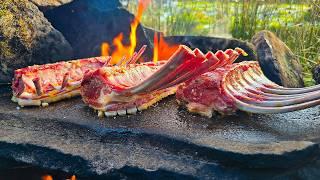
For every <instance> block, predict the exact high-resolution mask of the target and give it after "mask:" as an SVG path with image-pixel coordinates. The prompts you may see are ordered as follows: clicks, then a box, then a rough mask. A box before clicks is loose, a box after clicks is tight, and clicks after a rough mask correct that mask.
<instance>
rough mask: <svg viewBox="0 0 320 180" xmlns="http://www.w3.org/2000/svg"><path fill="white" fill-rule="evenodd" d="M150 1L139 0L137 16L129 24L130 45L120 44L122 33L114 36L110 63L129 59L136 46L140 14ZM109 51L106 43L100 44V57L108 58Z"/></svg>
mask: <svg viewBox="0 0 320 180" xmlns="http://www.w3.org/2000/svg"><path fill="white" fill-rule="evenodd" d="M150 2H151V0H139V5H138V11H137V14H136V16H135V18H134V20H133V21H132V23H131V24H130V28H131V31H130V44H129V45H124V44H123V43H122V40H123V33H120V34H119V35H118V36H116V37H115V38H114V39H113V41H112V44H113V45H114V46H115V50H114V51H113V52H112V54H111V57H112V60H111V63H112V64H116V63H118V62H119V61H120V60H121V59H122V58H123V57H125V58H126V59H129V58H130V57H131V56H132V55H133V53H134V50H135V48H136V45H137V27H138V25H139V22H140V21H141V17H142V14H143V12H144V10H145V9H146V8H147V6H148V5H149V3H150ZM109 50H110V45H109V44H108V43H102V45H101V55H102V56H109V55H110V54H109Z"/></svg>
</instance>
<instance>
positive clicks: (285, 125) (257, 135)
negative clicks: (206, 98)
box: [0, 88, 320, 179]
mask: <svg viewBox="0 0 320 180" xmlns="http://www.w3.org/2000/svg"><path fill="white" fill-rule="evenodd" d="M0 92H1V93H0V106H1V107H2V108H0V158H1V157H8V158H12V159H15V160H17V161H22V162H26V163H30V164H34V165H37V166H40V167H44V168H50V169H63V170H64V171H66V172H70V173H76V174H80V175H83V176H90V175H96V174H105V175H112V174H117V176H118V175H121V174H122V175H123V174H124V175H125V177H130V176H132V175H137V174H138V175H139V177H140V176H141V175H142V176H143V175H146V176H148V175H150V176H152V175H154V174H150V173H152V172H153V173H156V174H167V175H168V176H170V177H171V176H179V177H183V176H186V177H196V178H201V179H202V178H205V177H212V178H217V179H221V178H223V179H225V178H228V177H229V178H236V177H237V178H239V177H242V178H243V179H246V178H248V177H252V175H254V176H258V177H259V176H260V177H264V178H266V177H273V176H275V175H279V172H278V171H277V170H278V169H279V168H281V169H283V170H282V171H281V173H282V174H286V175H288V174H290V173H292V172H293V171H297V167H300V166H302V167H304V166H306V164H311V163H313V162H314V161H316V160H317V159H318V157H319V156H320V149H319V143H320V138H319V131H320V124H319V123H318V121H317V119H318V116H319V107H315V108H310V109H306V110H302V111H298V112H291V113H285V114H277V115H251V116H249V115H248V114H244V113H240V114H238V115H236V116H227V117H221V116H216V117H213V118H211V119H208V118H205V117H199V116H194V115H192V114H190V113H188V112H187V111H186V110H184V109H181V108H179V107H178V105H177V103H176V102H175V100H174V98H168V99H166V100H164V101H161V103H159V105H158V106H156V107H152V108H150V109H148V110H146V111H143V112H142V113H138V114H137V115H131V116H124V117H123V116H122V117H115V118H113V117H112V118H99V117H98V116H97V113H95V112H94V111H93V110H92V109H90V108H88V107H87V106H86V105H84V104H83V103H82V102H81V100H80V98H73V99H70V100H66V101H63V102H58V103H54V104H50V105H49V106H48V107H46V108H41V107H40V108H39V107H29V108H20V109H17V108H16V106H17V105H16V104H15V103H13V102H11V101H10V90H8V89H6V88H0ZM318 167H319V166H318ZM249 168H250V169H249ZM257 169H258V170H257ZM259 169H260V170H261V169H264V170H265V171H262V172H261V171H260V173H258V172H259ZM75 171H76V172H75ZM284 172H286V173H284ZM281 173H280V174H281Z"/></svg>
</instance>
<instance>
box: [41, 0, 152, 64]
mask: <svg viewBox="0 0 320 180" xmlns="http://www.w3.org/2000/svg"><path fill="white" fill-rule="evenodd" d="M45 16H46V17H47V19H48V20H49V21H50V22H51V23H52V25H53V26H54V27H55V28H56V29H58V30H59V31H60V32H61V33H62V34H63V35H64V37H65V38H66V39H67V40H68V42H70V44H71V46H72V47H73V49H74V53H75V58H84V57H91V56H99V55H101V44H102V43H103V42H107V43H109V44H112V40H113V39H114V38H115V37H116V36H118V35H119V34H120V33H123V42H124V44H126V45H128V44H129V34H130V24H131V22H132V20H133V19H134V15H133V14H131V13H130V12H128V11H127V10H125V9H123V8H121V3H120V2H119V1H118V0H108V1H105V0H77V1H73V2H71V3H69V4H65V5H62V6H60V7H57V8H54V9H51V10H48V11H46V12H45ZM137 37H138V39H137V48H136V50H138V49H139V48H141V46H142V45H144V44H146V45H148V46H149V47H150V46H151V44H150V41H149V39H147V37H146V35H145V33H144V31H143V28H142V26H141V25H139V26H138V27H137ZM113 49H114V47H113V46H111V50H113ZM148 51H149V53H145V54H151V52H150V51H151V50H150V48H148ZM148 51H147V52H148Z"/></svg>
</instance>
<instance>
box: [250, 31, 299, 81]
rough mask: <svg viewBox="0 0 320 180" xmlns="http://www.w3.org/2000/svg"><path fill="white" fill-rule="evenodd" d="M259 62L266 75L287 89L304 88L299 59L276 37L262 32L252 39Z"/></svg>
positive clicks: (267, 32) (270, 33)
mask: <svg viewBox="0 0 320 180" xmlns="http://www.w3.org/2000/svg"><path fill="white" fill-rule="evenodd" d="M252 43H253V44H254V45H255V50H256V52H257V56H258V61H259V64H260V66H261V69H262V70H263V72H264V74H265V75H266V76H267V77H268V78H269V79H270V80H272V81H273V82H275V83H277V84H279V85H282V86H285V87H303V86H304V83H303V79H302V78H303V77H302V67H301V64H300V62H299V59H298V58H297V57H296V56H295V55H294V54H293V52H292V51H291V50H290V49H289V48H288V47H287V45H286V44H285V43H284V42H282V41H281V40H280V39H279V38H278V37H277V36H276V35H274V34H273V33H272V32H270V31H261V32H259V33H257V34H256V35H255V36H254V37H253V38H252Z"/></svg>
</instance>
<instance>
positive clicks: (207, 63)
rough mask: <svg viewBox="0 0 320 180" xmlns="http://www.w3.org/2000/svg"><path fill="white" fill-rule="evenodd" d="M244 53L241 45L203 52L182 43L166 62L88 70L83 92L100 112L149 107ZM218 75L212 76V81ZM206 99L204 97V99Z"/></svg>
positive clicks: (125, 112)
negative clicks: (184, 83)
mask: <svg viewBox="0 0 320 180" xmlns="http://www.w3.org/2000/svg"><path fill="white" fill-rule="evenodd" d="M241 54H242V55H243V54H245V52H244V51H243V50H242V49H240V48H236V49H235V50H231V49H228V50H226V51H218V52H217V53H216V54H214V53H212V52H208V53H207V54H203V53H202V52H201V51H200V50H199V49H195V50H191V49H190V48H188V47H186V46H184V45H180V46H179V48H178V50H177V51H176V52H175V53H174V54H173V55H172V56H171V57H170V59H169V60H168V61H165V62H164V61H160V62H158V63H153V62H149V63H142V64H130V65H126V66H119V67H104V68H100V69H98V70H96V71H94V72H91V73H87V74H86V75H85V77H84V78H83V81H82V83H81V96H82V99H83V101H84V102H85V103H86V104H88V105H89V106H90V107H92V108H94V109H95V110H98V112H99V113H98V114H99V115H100V116H103V115H106V116H114V115H125V114H132V113H135V112H136V111H137V109H138V110H143V109H146V108H147V107H149V106H150V105H152V104H154V103H156V102H157V101H159V100H161V99H162V98H164V97H166V96H168V95H171V94H174V93H175V92H176V87H177V85H179V84H181V83H183V82H185V81H188V80H189V79H194V78H196V77H198V76H199V75H201V74H203V73H206V72H208V71H213V70H215V69H216V68H219V67H224V66H228V64H232V63H233V62H234V60H235V59H236V58H237V57H238V56H239V55H241ZM219 72H220V71H219ZM208 78H209V79H210V77H208ZM216 78H217V77H212V81H213V80H214V79H216ZM199 84H200V86H199V87H198V89H197V90H198V91H203V90H204V89H203V88H207V90H208V92H207V94H208V93H209V91H210V90H211V89H210V87H211V86H208V87H206V84H204V85H203V86H202V85H201V83H199ZM199 84H196V86H198V85H199ZM180 87H182V86H180ZM210 93H212V92H210ZM213 93H215V92H213ZM195 98H197V97H195ZM191 99H193V97H192V98H191ZM206 100H207V99H204V102H205V101H206ZM218 100H219V99H218ZM216 101H217V100H216ZM224 102H225V101H224V99H221V101H220V102H217V106H219V107H222V106H223V105H224V104H223V103H224ZM218 103H220V104H218ZM204 105H206V104H204ZM225 106H227V107H225V108H224V109H226V111H229V110H227V109H228V108H230V109H232V108H233V107H229V104H226V105H225Z"/></svg>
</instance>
